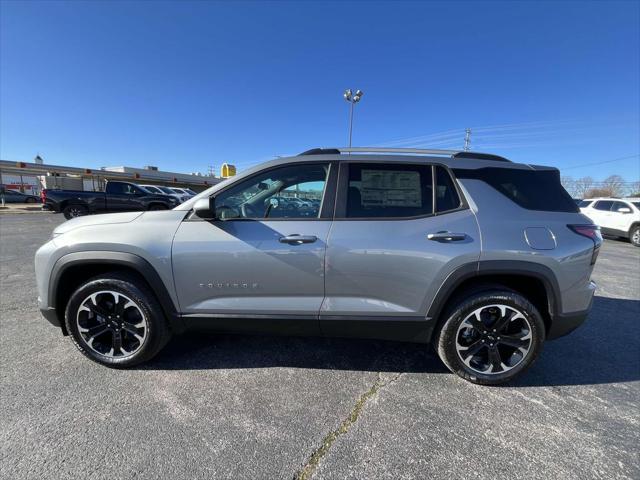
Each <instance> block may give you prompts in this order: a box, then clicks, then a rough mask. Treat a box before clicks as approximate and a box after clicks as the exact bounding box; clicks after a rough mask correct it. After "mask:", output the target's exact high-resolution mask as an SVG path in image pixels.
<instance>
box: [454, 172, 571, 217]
mask: <svg viewBox="0 0 640 480" xmlns="http://www.w3.org/2000/svg"><path fill="white" fill-rule="evenodd" d="M454 174H455V175H456V177H458V178H462V179H464V178H468V179H474V180H482V181H483V182H485V183H487V184H489V185H490V186H492V187H493V188H494V189H496V190H497V191H498V192H500V193H501V194H503V195H504V196H505V197H507V198H508V199H510V200H511V201H513V202H515V203H516V204H518V205H519V206H521V207H522V208H526V209H527V210H542V211H546V212H579V209H578V206H577V205H576V203H575V202H574V201H573V198H571V195H569V194H568V193H567V191H566V190H565V189H564V188H563V187H562V184H561V183H560V172H559V171H558V170H556V169H552V170H519V169H514V168H495V167H485V168H478V169H475V170H467V169H454Z"/></svg>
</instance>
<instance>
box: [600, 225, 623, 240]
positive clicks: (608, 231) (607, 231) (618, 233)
mask: <svg viewBox="0 0 640 480" xmlns="http://www.w3.org/2000/svg"><path fill="white" fill-rule="evenodd" d="M600 231H601V232H602V234H603V235H609V236H611V237H624V238H629V232H625V231H624V230H618V229H616V228H607V227H600Z"/></svg>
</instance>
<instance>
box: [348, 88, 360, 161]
mask: <svg viewBox="0 0 640 480" xmlns="http://www.w3.org/2000/svg"><path fill="white" fill-rule="evenodd" d="M362 95H364V93H362V90H356V93H355V94H353V93H352V92H351V89H350V88H348V89H346V90H345V91H344V95H343V96H344V99H345V100H346V101H347V102H349V148H351V137H352V133H353V107H354V105H355V104H356V103H358V102H359V101H360V99H361V98H362Z"/></svg>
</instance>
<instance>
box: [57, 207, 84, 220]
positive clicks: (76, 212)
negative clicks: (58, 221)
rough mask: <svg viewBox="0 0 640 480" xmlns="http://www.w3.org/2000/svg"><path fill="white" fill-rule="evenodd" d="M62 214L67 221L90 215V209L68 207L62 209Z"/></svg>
mask: <svg viewBox="0 0 640 480" xmlns="http://www.w3.org/2000/svg"><path fill="white" fill-rule="evenodd" d="M62 214H63V215H64V218H66V219H67V220H71V219H72V218H76V217H82V216H84V215H88V214H89V209H88V208H87V207H85V206H84V205H67V206H66V207H64V208H63V209H62Z"/></svg>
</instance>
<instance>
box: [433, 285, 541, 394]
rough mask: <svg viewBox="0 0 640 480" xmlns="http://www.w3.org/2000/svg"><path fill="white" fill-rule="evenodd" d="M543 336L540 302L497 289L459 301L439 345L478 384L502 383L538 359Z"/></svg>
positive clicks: (454, 369)
mask: <svg viewBox="0 0 640 480" xmlns="http://www.w3.org/2000/svg"><path fill="white" fill-rule="evenodd" d="M544 336H545V330H544V323H543V321H542V317H541V315H540V313H539V312H538V310H537V309H536V307H535V306H533V305H532V304H531V303H530V302H529V301H528V300H527V299H526V298H524V297H523V296H522V295H520V294H518V293H516V292H513V291H510V290H493V289H492V290H489V291H484V292H479V293H476V294H474V295H472V296H470V297H467V298H466V299H465V300H463V301H461V302H458V303H457V304H456V305H454V306H453V308H451V309H450V310H449V315H448V317H447V320H446V322H445V323H444V325H443V326H442V329H441V330H440V332H439V334H438V336H437V337H436V345H435V346H436V347H437V351H438V355H439V356H440V358H441V360H442V361H443V362H444V364H445V365H446V366H447V368H449V370H451V371H452V372H454V373H456V374H457V375H459V376H460V377H462V378H464V379H465V380H469V381H470V382H473V383H478V384H482V385H497V384H500V383H505V382H508V381H510V380H513V379H514V378H515V377H517V376H518V375H520V374H521V373H522V372H524V371H525V370H526V369H528V368H529V367H530V366H531V365H532V364H533V362H534V360H535V359H536V357H537V356H538V354H539V353H540V350H541V348H542V343H543V341H544Z"/></svg>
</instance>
